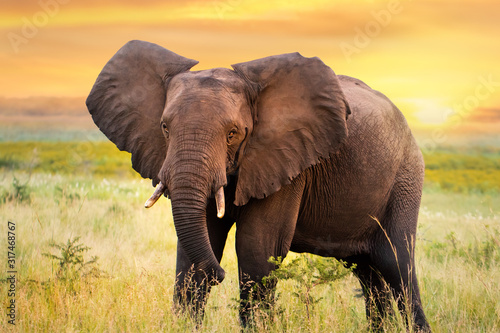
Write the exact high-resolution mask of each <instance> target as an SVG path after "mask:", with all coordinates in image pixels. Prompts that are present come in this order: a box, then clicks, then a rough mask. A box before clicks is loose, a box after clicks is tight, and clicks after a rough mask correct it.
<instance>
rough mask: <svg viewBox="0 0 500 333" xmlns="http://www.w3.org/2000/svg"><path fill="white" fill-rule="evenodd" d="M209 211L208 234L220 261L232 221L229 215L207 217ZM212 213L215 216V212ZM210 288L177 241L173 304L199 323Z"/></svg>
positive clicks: (202, 273)
mask: <svg viewBox="0 0 500 333" xmlns="http://www.w3.org/2000/svg"><path fill="white" fill-rule="evenodd" d="M214 205H215V204H214ZM210 213H212V212H207V228H208V234H209V237H210V244H211V246H212V249H213V251H214V254H215V256H216V258H217V260H218V261H219V263H220V261H221V259H222V252H223V250H224V246H225V243H226V239H227V234H228V232H229V230H230V229H231V226H232V225H233V224H234V222H233V220H232V219H230V218H229V217H224V218H223V219H218V218H216V217H215V218H212V217H208V216H209V214H210ZM213 214H214V216H215V214H216V213H215V212H214V213H213ZM210 289H211V281H207V279H206V274H204V272H201V271H198V272H195V271H194V270H193V264H192V263H191V261H190V260H189V259H188V257H187V255H186V253H185V252H184V249H183V248H182V247H181V246H180V243H179V242H177V264H176V281H175V293H174V304H175V306H177V307H179V308H180V310H181V311H188V312H189V313H190V314H192V315H193V316H194V317H195V319H196V320H197V321H198V322H199V323H201V321H202V320H203V315H204V306H205V304H206V300H207V297H208V294H209V293H210Z"/></svg>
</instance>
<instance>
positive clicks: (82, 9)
mask: <svg viewBox="0 0 500 333" xmlns="http://www.w3.org/2000/svg"><path fill="white" fill-rule="evenodd" d="M496 2H497V1H496V0H479V1H473V0H459V1H451V0H442V1H438V0H419V1H409V0H400V1H397V0H392V1H391V0H373V1H363V0H350V1H349V0H338V1H331V0H316V1H311V0H310V1H306V0H303V1H293V2H292V1H285V0H279V1H267V0H253V1H244V0H214V1H180V0H176V1H165V0H161V1H160V0H154V1H148V2H141V1H139V0H125V1H123V0H121V1H118V0H112V1H107V2H102V1H97V0H89V1H68V0H41V1H40V2H39V1H26V0H21V1H8V2H6V3H5V4H3V5H2V12H1V13H0V34H1V35H2V36H4V37H5V38H3V39H2V40H0V72H1V73H2V75H1V76H0V84H1V86H2V91H1V92H0V94H2V95H4V96H6V97H27V96H68V97H71V96H73V97H80V98H83V96H85V95H86V94H87V93H88V91H89V90H90V88H91V86H92V84H93V82H94V80H95V78H96V76H97V74H98V73H99V71H100V70H101V68H102V67H103V66H104V64H105V63H106V61H107V60H108V59H109V58H110V57H111V56H112V55H113V54H114V53H115V52H116V51H117V50H118V49H119V48H120V47H121V46H122V45H123V44H125V43H126V42H127V41H128V40H131V39H142V40H148V41H151V42H155V43H158V44H160V45H162V46H164V47H166V48H169V49H171V50H172V51H174V52H177V53H179V54H181V55H184V56H186V57H190V58H194V59H197V60H199V61H200V64H199V65H198V66H197V67H196V68H195V69H203V68H209V67H221V66H224V67H228V66H229V65H230V64H231V63H236V62H241V61H246V60H251V59H255V58H259V57H264V56H268V55H271V54H279V53H284V52H293V51H299V52H301V53H303V54H304V55H306V56H319V57H320V58H321V59H323V61H325V62H326V63H327V64H328V65H330V66H331V67H332V68H333V69H334V70H335V71H336V72H337V73H340V74H347V75H351V76H355V77H358V78H361V79H362V80H364V81H365V82H366V83H367V84H369V85H370V86H372V87H373V88H375V89H378V90H380V91H382V92H384V93H385V94H387V95H388V96H389V97H390V98H391V99H392V100H394V101H395V103H396V104H397V105H398V106H400V107H401V109H402V110H403V112H405V114H406V115H407V117H408V118H409V119H411V121H412V122H413V123H414V124H416V125H418V124H426V123H427V124H429V123H430V124H432V123H434V124H438V123H440V122H441V123H442V121H441V119H446V117H445V116H446V112H449V109H450V108H453V107H454V105H456V104H457V103H462V101H463V100H464V98H465V97H466V96H469V95H470V94H472V93H473V92H474V89H475V87H476V86H477V80H478V77H480V76H483V77H485V76H488V75H491V76H492V77H493V78H494V79H495V80H497V81H500V68H499V67H498V59H499V58H500V44H499V43H498V41H497V40H498V36H499V35H500V26H499V25H498V23H497V17H496V10H494V9H495V8H496V7H497V5H496ZM40 3H42V4H45V5H40ZM56 4H57V6H56ZM51 6H52V7H51ZM45 18H46V19H45ZM30 25H32V26H33V27H34V28H33V27H31V28H33V29H32V30H31V31H30ZM35 30H36V31H35ZM13 36H18V37H19V38H20V39H17V44H16V40H15V37H13ZM345 45H349V46H350V47H351V48H352V49H351V50H354V51H353V52H352V53H350V54H349V53H346V49H345V48H343V47H342V46H345ZM16 51H17V52H16ZM499 91H500V89H499ZM499 91H493V92H492V93H491V94H490V96H489V97H488V99H485V100H482V101H481V104H480V105H479V106H478V108H477V115H481V114H482V113H483V112H486V111H484V110H486V108H488V110H492V109H493V110H495V109H498V108H499V105H500V93H499ZM0 112H1V111H0ZM488 112H489V111H488ZM475 114H476V113H475ZM480 119H490V118H480ZM495 119H496V118H495ZM478 121H479V120H478ZM485 121H486V120H485Z"/></svg>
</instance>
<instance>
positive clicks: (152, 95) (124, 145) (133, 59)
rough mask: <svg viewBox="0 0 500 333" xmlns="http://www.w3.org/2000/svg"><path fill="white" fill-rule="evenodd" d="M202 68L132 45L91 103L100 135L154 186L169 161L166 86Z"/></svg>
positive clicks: (105, 73)
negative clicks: (164, 125) (164, 129)
mask: <svg viewBox="0 0 500 333" xmlns="http://www.w3.org/2000/svg"><path fill="white" fill-rule="evenodd" d="M197 63H198V62H197V61H195V60H191V59H188V58H184V57H182V56H180V55H177V54H175V53H173V52H171V51H169V50H167V49H164V48H163V47H161V46H158V45H156V44H152V43H148V42H143V41H130V42H128V43H127V44H125V45H124V46H123V47H122V48H121V49H120V50H118V52H117V53H116V54H115V55H114V56H113V57H112V58H111V59H110V60H109V61H108V63H107V64H106V65H105V66H104V68H103V69H102V71H101V73H100V74H99V76H98V77H97V80H96V82H95V84H94V86H93V88H92V91H91V92H90V94H89V96H88V98H87V102H86V103H87V108H88V109H89V112H90V114H91V115H92V118H93V120H94V122H95V123H96V125H97V126H98V127H99V129H100V130H101V131H102V132H103V133H104V134H105V135H106V136H107V137H108V138H109V139H110V140H111V141H113V142H114V143H115V144H116V146H117V147H118V148H119V149H120V150H126V151H128V152H130V153H132V167H133V168H134V169H135V170H136V171H137V172H138V173H140V174H141V176H142V177H144V178H151V179H152V180H153V185H156V184H157V183H158V182H159V179H158V172H159V171H160V169H161V167H162V164H163V161H164V160H165V156H166V143H165V138H164V136H163V133H162V130H161V125H160V120H161V116H162V113H163V108H164V106H165V99H166V81H167V80H168V79H169V78H170V77H172V76H174V75H176V74H179V73H181V72H184V71H187V70H189V69H190V68H191V67H193V66H194V65H196V64H197Z"/></svg>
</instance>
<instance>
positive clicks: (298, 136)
mask: <svg viewBox="0 0 500 333" xmlns="http://www.w3.org/2000/svg"><path fill="white" fill-rule="evenodd" d="M233 68H234V70H235V71H236V72H237V73H239V74H240V75H242V76H244V77H245V78H246V79H247V80H249V81H251V82H253V83H256V84H258V85H259V87H260V92H259V93H258V96H257V99H256V106H255V107H256V110H255V112H256V114H255V116H254V117H255V123H254V128H253V131H252V135H251V136H250V139H249V141H248V143H247V145H246V147H245V150H244V152H243V154H242V157H241V164H240V169H239V174H238V184H237V188H236V198H235V204H236V205H244V204H245V203H247V202H248V200H249V199H250V198H252V197H253V198H258V199H261V198H264V197H266V196H269V195H271V194H272V193H274V192H276V191H278V190H279V189H280V188H281V187H283V186H285V185H287V184H290V183H291V181H292V180H293V179H294V178H295V177H296V176H297V175H298V174H299V173H301V172H302V171H303V170H305V169H306V168H308V167H310V166H312V165H314V164H317V163H318V162H319V161H320V159H322V158H328V157H329V156H330V154H332V153H334V152H336V151H337V150H338V148H339V145H340V144H341V143H342V142H343V141H344V139H345V138H346V137H347V127H346V119H347V115H348V114H349V113H350V110H349V106H348V104H347V102H346V99H345V96H344V94H343V92H342V90H341V88H340V84H339V81H338V79H337V76H336V75H335V73H334V72H333V71H332V70H331V69H330V68H329V67H328V66H326V65H325V64H324V63H323V62H322V61H321V60H320V59H319V58H305V57H303V56H301V55H300V54H299V53H291V54H283V55H279V56H272V57H268V58H263V59H258V60H254V61H250V62H246V63H240V64H236V65H233Z"/></svg>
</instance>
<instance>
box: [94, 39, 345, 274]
mask: <svg viewBox="0 0 500 333" xmlns="http://www.w3.org/2000/svg"><path fill="white" fill-rule="evenodd" d="M197 63H198V62H197V61H195V60H191V59H187V58H184V57H182V56H179V55H177V54H175V53H173V52H171V51H168V50H166V49H164V48H162V47H160V46H158V45H156V44H151V43H148V42H143V41H131V42H129V43H127V44H126V45H125V46H123V47H122V48H121V49H120V50H119V51H118V52H117V53H116V54H115V55H114V56H113V57H112V58H111V60H109V62H108V63H107V64H106V66H105V67H104V68H103V70H102V72H101V73H100V74H99V76H98V78H97V80H96V82H95V84H94V87H93V88H92V91H91V92H90V95H89V97H88V98H87V107H88V109H89V111H90V113H91V114H92V118H93V120H94V122H95V123H96V124H97V125H98V127H99V128H100V129H101V131H102V132H103V133H104V134H105V135H106V136H107V137H108V138H109V139H110V140H111V141H113V142H114V143H115V144H116V146H117V147H118V148H119V149H120V150H126V151H128V152H130V153H131V154H132V166H133V168H134V169H135V170H136V171H137V172H138V173H140V174H141V176H142V177H144V178H150V179H152V181H153V186H156V185H158V186H157V189H156V191H155V193H154V194H153V196H152V197H151V199H150V200H148V202H147V203H146V206H150V205H152V204H153V203H154V201H156V199H157V198H158V197H160V196H161V195H162V194H165V195H169V196H170V198H171V201H172V213H173V217H174V225H175V228H176V232H177V236H178V239H179V242H180V244H181V246H182V248H183V249H184V250H185V252H186V254H187V256H188V257H189V259H190V260H191V262H192V263H194V265H195V268H196V269H201V270H203V271H204V272H206V273H208V274H211V277H213V278H214V279H215V280H217V281H219V282H220V281H222V279H223V278H224V270H223V269H222V268H221V267H220V265H219V263H218V261H217V259H216V258H215V255H214V253H213V251H212V249H211V246H210V241H209V237H208V232H207V225H206V206H207V202H208V198H210V197H211V196H212V195H215V197H216V201H217V208H218V209H217V211H218V215H219V217H222V216H223V215H224V209H225V203H224V190H223V188H224V186H226V185H227V184H226V183H227V177H228V176H230V175H235V179H237V181H236V192H235V194H234V196H235V200H234V204H235V205H237V206H241V205H245V204H246V203H248V201H249V200H251V198H255V199H262V198H264V197H266V196H269V195H271V194H272V193H274V192H276V191H278V190H279V189H280V188H282V187H283V186H285V185H287V184H289V183H290V182H291V181H292V180H293V179H294V177H296V176H297V175H298V174H299V173H300V172H302V171H303V170H305V169H306V168H308V167H310V166H312V165H314V164H316V163H318V161H320V160H321V159H324V158H328V157H329V155H330V154H332V153H334V152H335V151H336V150H337V149H338V147H339V145H340V144H341V142H342V141H343V140H344V139H345V138H346V136H347V128H346V117H347V115H348V114H349V113H350V111H349V107H348V105H347V103H346V100H345V97H344V95H343V93H342V91H341V88H340V85H339V82H338V79H337V77H336V75H335V74H334V72H333V71H332V70H331V69H330V68H329V67H327V66H326V65H325V64H324V63H323V62H322V61H321V60H320V59H318V58H305V57H302V56H301V55H300V54H298V53H291V54H283V55H278V56H272V57H267V58H263V59H259V60H254V61H250V62H245V63H239V64H236V65H233V66H232V67H233V70H231V69H226V68H216V69H210V70H203V71H189V70H190V69H191V67H193V66H194V65H196V64H197Z"/></svg>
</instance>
